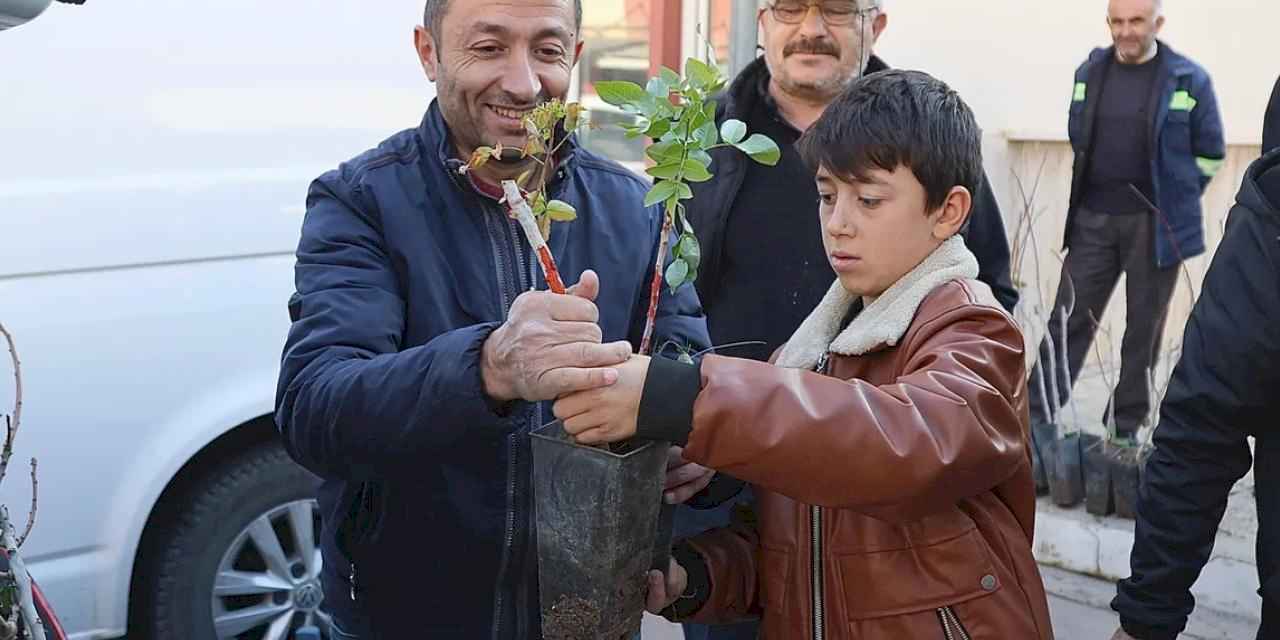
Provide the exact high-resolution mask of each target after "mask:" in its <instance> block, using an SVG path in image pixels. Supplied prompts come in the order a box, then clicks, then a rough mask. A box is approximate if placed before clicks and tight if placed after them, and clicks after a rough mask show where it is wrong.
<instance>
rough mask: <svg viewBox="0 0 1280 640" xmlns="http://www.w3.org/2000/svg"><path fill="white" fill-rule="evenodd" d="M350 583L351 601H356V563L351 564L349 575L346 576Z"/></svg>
mask: <svg viewBox="0 0 1280 640" xmlns="http://www.w3.org/2000/svg"><path fill="white" fill-rule="evenodd" d="M348 578H349V579H350V581H351V601H352V602H355V601H356V563H354V562H352V563H351V575H350V576H348Z"/></svg>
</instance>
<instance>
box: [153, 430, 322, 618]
mask: <svg viewBox="0 0 1280 640" xmlns="http://www.w3.org/2000/svg"><path fill="white" fill-rule="evenodd" d="M318 486H319V480H318V479H317V478H316V477H315V476H314V475H312V474H311V473H309V472H307V471H306V470H305V469H303V468H302V467H299V466H298V465H297V464H295V463H294V462H293V461H292V460H291V459H290V458H289V457H288V455H287V454H285V452H284V450H283V449H282V448H281V447H280V446H279V445H275V444H273V445H269V446H264V447H260V448H257V449H254V450H252V451H249V452H246V453H245V454H243V455H241V456H239V457H237V458H235V459H233V460H231V461H229V462H227V463H226V464H224V465H223V466H222V467H220V468H219V469H218V470H217V471H216V472H214V473H211V474H209V475H208V476H207V477H206V478H205V479H203V480H202V481H200V482H199V483H198V485H197V486H196V487H194V488H193V490H191V491H190V492H189V494H188V496H187V500H186V501H185V504H186V508H184V509H182V511H181V513H180V514H179V515H178V517H177V518H175V519H173V520H171V524H170V525H169V526H168V528H167V530H166V531H165V532H164V534H163V535H161V536H159V539H160V544H159V545H158V547H156V554H157V555H156V558H157V562H156V563H155V565H153V566H154V570H153V571H152V572H151V576H150V579H149V582H150V584H148V585H144V587H143V588H147V589H149V590H150V591H149V593H150V598H149V600H150V603H151V604H150V607H148V609H149V612H150V614H151V615H150V616H149V617H150V619H149V620H147V621H145V622H144V625H143V626H145V627H146V628H147V629H148V630H149V632H150V633H149V635H150V636H151V637H152V638H156V639H159V638H189V639H191V640H286V639H289V638H293V637H294V632H295V631H297V630H298V629H300V628H303V627H316V628H317V629H319V630H322V631H323V632H324V633H325V634H326V635H327V632H328V627H329V620H328V619H327V617H326V616H325V615H324V613H323V612H321V611H320V605H321V601H322V599H323V594H322V592H321V590H320V567H321V560H320V547H319V544H318V541H319V531H320V515H319V510H318V508H317V506H316V502H315V494H316V489H317V487H318ZM161 526H165V525H163V524H162V525H161Z"/></svg>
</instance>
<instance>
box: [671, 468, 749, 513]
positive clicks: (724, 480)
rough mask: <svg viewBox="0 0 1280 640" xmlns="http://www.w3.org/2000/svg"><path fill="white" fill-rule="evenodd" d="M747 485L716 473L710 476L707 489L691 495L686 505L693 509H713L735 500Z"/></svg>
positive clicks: (731, 477)
mask: <svg viewBox="0 0 1280 640" xmlns="http://www.w3.org/2000/svg"><path fill="white" fill-rule="evenodd" d="M746 484H747V483H745V482H743V481H741V480H739V479H737V478H735V477H733V476H731V475H727V474H724V473H716V475H714V476H712V478H711V484H708V485H707V488H705V489H703V490H702V491H699V492H697V493H695V494H693V497H692V498H689V500H688V501H687V502H685V504H686V505H688V506H690V507H693V508H694V509H715V508H716V507H719V506H720V505H722V504H724V503H726V502H728V501H730V500H732V499H734V498H736V497H737V496H738V494H739V493H742V488H743V487H745V486H746Z"/></svg>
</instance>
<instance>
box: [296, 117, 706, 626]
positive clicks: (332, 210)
mask: <svg viewBox="0 0 1280 640" xmlns="http://www.w3.org/2000/svg"><path fill="white" fill-rule="evenodd" d="M452 155H453V151H452V143H451V142H450V140H449V133H448V130H447V128H446V125H445V121H444V118H443V117H442V116H441V113H440V110H439V108H438V107H437V106H436V105H435V104H433V105H432V106H431V108H430V110H429V111H428V112H427V114H426V117H425V118H424V119H423V121H422V124H421V126H420V127H418V128H416V129H409V130H406V131H403V132H401V133H398V134H396V135H394V136H392V137H391V138H389V139H387V140H386V141H385V142H383V143H382V144H380V145H379V146H378V147H377V148H375V149H373V150H371V151H368V152H366V153H364V154H361V155H360V156H358V157H356V158H355V159H353V160H351V161H349V162H346V163H343V164H342V165H341V166H339V167H338V169H337V170H335V171H331V172H329V173H326V174H324V175H323V176H321V177H320V178H319V179H317V180H316V181H315V182H314V183H312V185H311V189H310V192H309V193H308V195H307V213H306V218H305V220H304V222H303V228H302V239H301V242H300V243H299V245H298V254H297V255H298V261H297V268H296V285H297V293H296V294H295V295H294V298H293V299H292V300H291V301H290V312H291V315H292V317H293V320H294V322H293V326H292V328H291V329H290V331H289V337H288V342H287V343H286V345H285V348H284V357H283V361H282V363H281V372H280V383H279V390H278V394H277V410H276V423H277V425H278V426H279V428H280V431H281V433H282V434H283V436H284V443H285V447H286V448H287V449H288V451H289V453H290V455H292V456H293V458H294V459H295V460H297V461H298V462H299V463H301V464H302V465H303V466H305V467H306V468H308V469H310V470H311V471H313V472H315V473H316V474H318V475H319V476H321V477H322V478H323V479H324V483H323V485H322V488H321V490H320V496H319V500H320V508H321V514H322V519H323V540H322V550H323V555H324V572H323V585H324V591H325V608H326V609H327V610H329V611H330V612H332V613H333V615H334V617H335V619H336V620H337V621H338V623H339V624H340V625H341V626H342V627H343V629H344V630H346V631H348V632H350V633H353V634H356V635H358V636H360V637H361V638H362V639H365V640H368V639H370V638H458V639H465V640H475V639H477V638H485V639H490V638H493V639H511V640H517V639H519V640H524V639H526V638H534V637H538V635H539V632H538V629H539V620H538V593H537V564H536V557H535V553H534V551H533V548H532V537H531V535H530V532H531V528H530V522H531V501H530V495H529V494H530V489H529V485H530V464H531V462H530V446H529V440H530V438H529V435H528V434H529V430H530V428H532V427H535V426H537V425H539V424H540V423H542V422H543V421H549V420H550V419H551V418H550V416H551V411H550V408H549V407H548V406H546V405H545V404H537V405H530V404H520V403H517V404H515V405H514V406H510V407H495V406H494V404H493V402H492V401H491V400H490V399H489V398H487V397H486V396H485V394H484V392H483V384H482V382H481V378H480V365H479V358H480V351H481V347H482V345H483V344H484V341H485V339H486V338H487V337H488V335H489V334H490V332H492V331H493V330H494V329H495V328H496V327H497V326H498V325H499V324H501V323H502V321H503V320H504V319H505V318H506V314H507V309H508V308H509V306H510V304H511V302H512V301H513V300H514V299H515V297H516V296H517V295H519V294H520V293H521V292H523V291H526V290H528V288H529V287H530V286H531V285H533V284H537V285H538V286H539V287H543V288H545V285H543V284H542V277H541V276H540V275H538V276H536V277H535V276H534V274H535V273H536V267H535V266H534V259H533V256H532V255H531V252H530V250H529V248H528V245H527V242H526V240H525V239H524V238H523V236H522V232H521V231H520V229H519V227H518V225H515V224H514V223H513V222H512V221H511V220H510V219H509V218H508V217H507V215H506V213H505V211H504V210H503V208H502V207H501V206H500V205H499V204H498V202H497V201H496V200H493V199H492V198H490V197H486V196H484V195H482V194H481V193H480V192H479V191H478V190H477V189H475V188H474V185H473V183H471V181H470V178H468V177H466V176H462V175H460V174H459V173H458V172H457V170H456V169H457V167H458V166H459V165H460V164H461V163H460V162H459V161H457V160H453V159H451V158H452ZM647 189H648V184H647V183H646V182H645V181H644V180H642V179H640V178H639V177H638V176H636V175H634V174H633V173H631V172H629V171H627V170H625V169H623V168H622V167H620V166H619V165H617V164H616V163H613V162H610V161H608V160H605V159H603V158H600V157H598V156H596V155H594V154H592V153H589V152H587V151H585V150H583V149H571V150H570V152H569V153H568V154H567V155H566V156H562V158H561V159H560V161H559V163H558V170H557V173H556V177H555V179H554V181H553V182H552V183H551V185H550V194H549V195H550V196H551V197H554V198H558V199H561V200H564V201H566V202H568V203H570V204H572V205H574V206H575V208H576V209H577V211H578V219H577V220H575V221H573V222H568V223H557V224H555V225H553V229H552V232H551V237H550V239H549V244H550V247H551V250H552V252H553V254H554V255H555V257H556V260H557V262H558V263H559V267H560V269H561V270H562V272H563V273H564V274H565V278H566V279H567V280H569V281H570V282H572V281H574V280H576V279H577V276H578V274H580V273H581V272H582V271H583V270H585V269H594V270H596V271H597V272H598V273H599V275H600V283H601V291H600V296H599V299H598V300H597V305H598V307H599V309H600V327H601V329H602V330H603V333H604V339H605V340H606V341H614V340H630V341H631V342H632V343H633V344H637V343H638V342H639V341H640V337H641V333H642V330H643V325H644V317H645V312H646V310H647V307H648V301H649V282H650V278H651V274H652V272H653V263H654V259H655V257H656V255H657V245H658V237H659V233H660V229H661V213H660V211H659V210H658V209H657V208H656V207H649V208H646V207H644V206H643V204H642V203H643V199H644V194H645V192H646V191H647ZM656 335H657V338H658V339H657V343H658V344H662V343H663V342H664V341H666V340H673V341H675V342H678V343H681V344H683V345H689V346H692V347H694V348H702V347H704V346H705V345H706V344H707V342H708V340H707V336H706V323H705V321H704V319H703V318H702V315H701V309H700V307H699V304H698V300H697V296H696V294H695V293H694V290H693V288H692V287H684V288H683V289H681V290H680V292H679V293H678V294H675V295H673V294H671V293H670V291H669V290H668V289H667V288H666V287H663V295H662V298H661V299H660V307H659V316H658V323H657V329H656ZM352 576H354V577H355V579H354V580H352Z"/></svg>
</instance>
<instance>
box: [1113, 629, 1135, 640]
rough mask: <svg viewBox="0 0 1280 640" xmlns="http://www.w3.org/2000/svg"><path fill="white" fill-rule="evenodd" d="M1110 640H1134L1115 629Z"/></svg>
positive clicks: (1122, 631)
mask: <svg viewBox="0 0 1280 640" xmlns="http://www.w3.org/2000/svg"><path fill="white" fill-rule="evenodd" d="M1111 640H1136V639H1135V638H1134V637H1133V636H1131V635H1129V634H1127V633H1125V632H1124V629H1116V634H1115V635H1113V636H1111Z"/></svg>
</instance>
